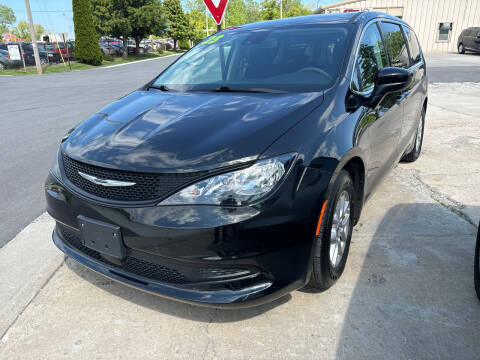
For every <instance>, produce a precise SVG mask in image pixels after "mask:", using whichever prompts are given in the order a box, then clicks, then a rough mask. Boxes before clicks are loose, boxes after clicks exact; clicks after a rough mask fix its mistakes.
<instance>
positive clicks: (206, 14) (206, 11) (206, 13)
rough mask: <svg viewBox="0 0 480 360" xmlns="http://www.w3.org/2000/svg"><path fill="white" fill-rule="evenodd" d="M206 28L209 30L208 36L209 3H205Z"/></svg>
mask: <svg viewBox="0 0 480 360" xmlns="http://www.w3.org/2000/svg"><path fill="white" fill-rule="evenodd" d="M205 29H206V30H207V36H208V9H207V5H205Z"/></svg>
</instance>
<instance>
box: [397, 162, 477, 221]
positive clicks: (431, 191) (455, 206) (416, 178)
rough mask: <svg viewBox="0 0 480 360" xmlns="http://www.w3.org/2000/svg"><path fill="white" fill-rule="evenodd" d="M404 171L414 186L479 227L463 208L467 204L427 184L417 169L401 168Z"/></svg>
mask: <svg viewBox="0 0 480 360" xmlns="http://www.w3.org/2000/svg"><path fill="white" fill-rule="evenodd" d="M399 169H401V171H402V172H405V173H406V174H407V176H408V177H409V178H410V181H411V182H413V183H414V184H413V186H414V187H416V188H420V189H421V190H423V191H424V192H426V193H427V194H428V195H429V196H430V198H431V199H432V200H434V201H436V202H437V203H438V204H440V205H441V206H443V207H444V208H445V209H447V210H448V211H450V212H451V213H453V214H455V215H457V216H458V217H460V218H462V219H463V220H465V221H466V222H467V223H469V224H470V225H472V226H473V227H475V228H477V224H476V223H475V221H473V219H471V218H470V216H468V215H467V214H466V213H465V212H464V211H463V210H464V209H465V207H466V205H465V204H463V203H461V202H459V201H457V200H455V199H452V198H451V197H450V196H448V195H447V194H444V193H442V192H441V191H439V190H437V189H436V188H435V187H433V186H431V185H429V184H427V183H426V182H424V181H423V180H422V179H421V178H420V175H419V171H418V170H416V169H404V168H400V167H399Z"/></svg>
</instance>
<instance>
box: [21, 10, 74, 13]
mask: <svg viewBox="0 0 480 360" xmlns="http://www.w3.org/2000/svg"><path fill="white" fill-rule="evenodd" d="M13 11H15V12H27V11H26V10H13ZM32 12H44V13H64V12H73V11H72V10H32Z"/></svg>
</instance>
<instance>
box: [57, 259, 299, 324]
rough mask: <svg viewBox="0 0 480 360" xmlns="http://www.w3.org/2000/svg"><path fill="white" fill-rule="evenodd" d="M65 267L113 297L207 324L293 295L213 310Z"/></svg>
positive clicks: (249, 314) (262, 309) (242, 316)
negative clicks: (256, 303) (254, 303)
mask: <svg viewBox="0 0 480 360" xmlns="http://www.w3.org/2000/svg"><path fill="white" fill-rule="evenodd" d="M65 263H66V265H67V267H68V268H69V269H70V270H72V272H73V273H75V274H76V275H77V276H79V277H81V278H82V279H84V280H86V281H88V282H90V283H91V284H93V285H94V286H96V287H98V288H100V289H102V290H104V291H106V292H108V293H110V294H112V295H113V296H116V297H119V298H122V299H124V300H127V301H130V302H133V303H135V304H137V305H140V306H142V307H145V308H148V309H151V310H154V311H158V312H162V313H165V314H168V315H171V316H177V317H180V318H184V319H188V320H193V321H200V322H206V323H228V322H237V321H242V320H246V319H250V318H253V317H256V316H258V315H261V314H264V313H266V312H268V311H270V310H272V309H274V308H276V307H277V306H280V305H282V304H285V303H286V302H288V301H289V300H290V299H291V298H292V296H291V295H290V294H287V295H285V296H283V297H281V298H279V299H277V300H275V301H272V302H270V303H267V304H263V305H258V306H255V307H251V308H244V309H216V308H209V307H203V306H196V305H191V304H187V303H183V302H180V301H174V300H170V299H166V298H163V297H161V296H157V295H152V294H149V293H146V292H144V291H141V290H138V289H135V288H132V287H130V286H127V285H124V284H122V283H120V282H117V281H114V280H111V279H109V278H106V277H104V276H103V275H100V274H97V273H96V272H94V271H92V270H90V269H89V268H87V267H85V266H83V265H81V264H79V263H77V262H76V261H74V260H72V259H70V258H68V257H67V258H66V260H65Z"/></svg>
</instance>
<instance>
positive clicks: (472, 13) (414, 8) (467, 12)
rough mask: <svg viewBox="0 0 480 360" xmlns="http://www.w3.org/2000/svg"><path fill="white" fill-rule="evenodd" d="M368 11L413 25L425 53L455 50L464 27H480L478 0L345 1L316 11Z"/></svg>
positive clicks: (479, 0) (326, 12) (322, 12)
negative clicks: (388, 15)
mask: <svg viewBox="0 0 480 360" xmlns="http://www.w3.org/2000/svg"><path fill="white" fill-rule="evenodd" d="M351 10H371V11H380V12H386V13H388V14H390V15H394V16H398V17H399V18H402V19H403V20H404V21H405V22H407V23H408V24H409V25H410V26H412V27H413V29H414V30H415V32H416V33H417V36H418V39H419V40H420V43H421V44H422V48H423V51H424V52H425V53H434V52H437V53H438V52H450V51H457V40H458V37H459V35H460V33H461V32H462V30H463V29H465V28H468V27H472V26H479V27H480V0H347V1H339V2H336V3H334V4H329V5H324V6H321V7H320V8H319V9H317V10H316V11H315V12H316V13H317V14H324V13H325V14H330V13H338V12H345V11H351Z"/></svg>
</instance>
